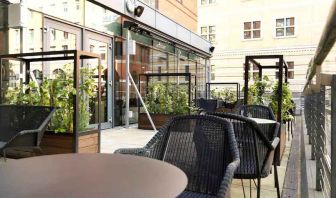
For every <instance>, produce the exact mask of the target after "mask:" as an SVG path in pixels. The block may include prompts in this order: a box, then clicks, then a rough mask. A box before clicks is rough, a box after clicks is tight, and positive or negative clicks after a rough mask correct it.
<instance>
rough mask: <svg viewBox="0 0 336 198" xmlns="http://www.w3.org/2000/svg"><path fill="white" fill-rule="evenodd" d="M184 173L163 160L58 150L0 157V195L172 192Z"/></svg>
mask: <svg viewBox="0 0 336 198" xmlns="http://www.w3.org/2000/svg"><path fill="white" fill-rule="evenodd" d="M186 185H187V177H186V175H185V174H184V173H183V172H182V171H181V170H180V169H178V168H177V167H175V166H173V165H170V164H168V163H164V162H162V161H158V160H153V159H149V158H143V157H136V156H131V155H118V154H62V155H49V156H42V157H32V158H26V159H21V160H11V161H7V162H6V163H4V162H2V161H1V162H0V197H7V198H12V197H25V198H29V197H34V198H39V197H43V198H46V197H48V198H50V197H57V198H59V197H62V198H66V197H71V198H75V197H80V198H86V197H90V198H91V197H92V198H96V197H97V198H100V197H117V198H119V197H120V198H135V197H137V198H141V197H146V198H151V197H153V198H158V197H160V198H165V197H167V198H168V197H169V198H171V197H176V196H177V195H178V194H179V193H181V192H182V191H183V190H184V189H185V187H186Z"/></svg>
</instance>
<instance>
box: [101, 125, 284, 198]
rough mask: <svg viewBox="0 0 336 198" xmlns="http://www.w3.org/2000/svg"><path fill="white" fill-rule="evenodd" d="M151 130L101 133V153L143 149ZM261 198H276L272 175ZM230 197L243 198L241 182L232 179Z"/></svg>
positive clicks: (132, 128) (119, 129)
mask: <svg viewBox="0 0 336 198" xmlns="http://www.w3.org/2000/svg"><path fill="white" fill-rule="evenodd" d="M154 134H155V133H154V131H153V130H141V129H138V128H137V125H131V126H130V128H128V129H127V128H124V127H116V128H113V129H108V130H104V131H102V136H101V138H102V141H101V152H102V153H113V152H114V151H115V150H117V149H119V148H140V147H143V146H144V145H145V144H146V143H147V142H148V141H149V140H150V139H151V138H152V137H153V135H154ZM290 147H291V141H288V142H287V143H286V149H285V152H284V155H283V157H282V161H281V165H280V166H279V167H278V175H279V183H280V191H282V190H283V184H284V180H285V175H286V168H287V165H288V158H289V155H290ZM261 184H262V185H261V197H264V198H269V197H276V189H275V187H274V178H273V174H271V175H269V176H268V177H267V178H265V179H262V180H261ZM244 189H245V192H246V195H247V196H249V189H250V184H249V180H245V181H244ZM256 192H257V190H256V188H255V185H254V183H252V196H253V197H256ZM231 197H233V198H240V197H242V198H243V197H244V194H243V190H242V184H241V180H238V179H234V180H233V183H232V187H231Z"/></svg>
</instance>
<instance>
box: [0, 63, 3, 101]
mask: <svg viewBox="0 0 336 198" xmlns="http://www.w3.org/2000/svg"><path fill="white" fill-rule="evenodd" d="M2 68H3V65H2V58H0V104H2V94H3V89H2V75H3V72H2V71H3V70H2Z"/></svg>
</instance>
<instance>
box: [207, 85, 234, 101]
mask: <svg viewBox="0 0 336 198" xmlns="http://www.w3.org/2000/svg"><path fill="white" fill-rule="evenodd" d="M210 95H211V98H213V99H219V100H223V101H224V102H227V103H234V102H236V100H237V92H235V91H233V90H232V89H229V88H224V89H218V88H215V89H213V90H211V91H210Z"/></svg>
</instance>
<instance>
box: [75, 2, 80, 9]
mask: <svg viewBox="0 0 336 198" xmlns="http://www.w3.org/2000/svg"><path fill="white" fill-rule="evenodd" d="M79 9H80V2H79V0H76V10H79Z"/></svg>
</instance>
